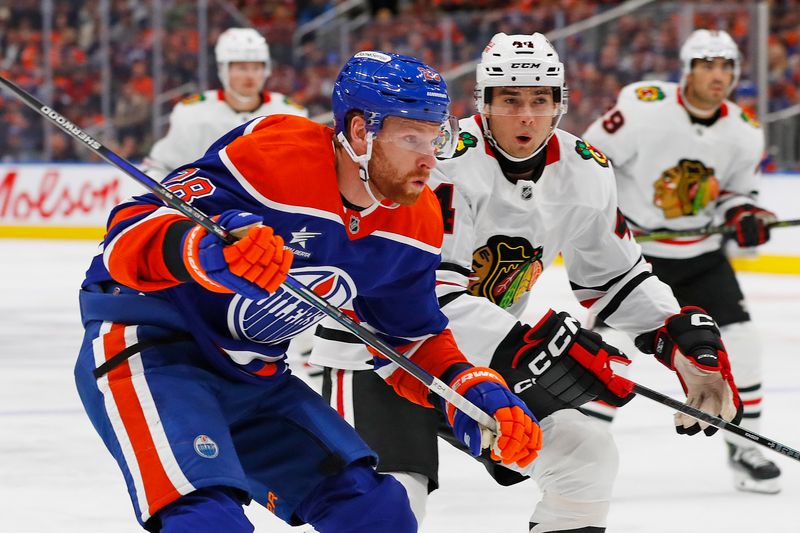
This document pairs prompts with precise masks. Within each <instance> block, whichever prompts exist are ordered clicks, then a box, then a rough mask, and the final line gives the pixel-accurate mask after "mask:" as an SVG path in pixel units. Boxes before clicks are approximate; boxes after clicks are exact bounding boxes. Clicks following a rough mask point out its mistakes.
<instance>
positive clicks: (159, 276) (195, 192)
mask: <svg viewBox="0 0 800 533" xmlns="http://www.w3.org/2000/svg"><path fill="white" fill-rule="evenodd" d="M332 139H333V131H332V130H331V129H330V128H327V127H325V126H322V125H319V124H316V123H314V122H311V121H309V120H307V119H304V118H300V117H293V116H289V115H273V116H270V117H263V118H259V119H255V120H253V121H251V122H249V123H247V124H244V125H242V126H240V127H238V128H236V129H234V130H232V131H231V132H229V133H228V134H227V135H225V136H223V137H222V138H220V139H219V140H218V141H217V142H216V143H215V144H214V145H212V146H211V148H209V150H208V151H207V152H206V154H205V155H204V156H203V157H202V158H201V159H199V160H197V161H195V162H194V163H192V164H189V165H185V166H183V167H181V168H179V169H177V170H175V171H173V172H172V173H171V174H170V175H169V176H167V177H166V178H165V180H164V182H163V183H164V185H165V186H166V187H167V188H169V189H170V190H171V191H172V192H174V193H175V194H176V195H177V196H179V197H181V198H182V199H183V200H184V201H186V202H188V203H190V204H191V205H193V206H194V207H196V208H198V209H199V210H200V211H202V212H203V213H205V214H207V215H208V216H214V215H217V214H220V213H222V212H223V211H226V210H229V209H238V210H242V211H247V212H251V213H255V214H258V215H259V216H261V217H263V219H264V224H265V225H268V226H270V227H272V228H273V229H274V231H275V233H276V234H279V235H281V236H282V237H283V239H284V241H285V243H286V247H287V248H289V249H291V251H292V252H293V253H294V255H295V258H294V262H293V264H292V269H291V275H292V276H294V277H296V278H297V279H298V280H299V281H301V282H303V283H304V284H305V285H306V286H308V287H310V288H311V289H313V290H314V291H315V292H316V293H317V294H319V295H320V296H322V297H324V298H325V299H326V300H328V301H329V302H330V303H331V304H333V305H335V306H338V307H340V308H342V309H344V310H346V311H348V312H350V314H352V316H354V317H357V318H358V319H359V320H361V321H363V322H365V323H366V324H367V325H368V326H369V327H370V328H372V329H373V330H374V331H375V332H376V333H378V334H379V335H381V336H382V337H383V338H384V339H386V340H388V341H389V342H390V343H391V344H393V345H395V346H402V345H407V344H409V343H415V342H417V341H423V340H425V339H428V338H429V337H431V336H434V335H437V334H439V333H441V332H442V331H443V330H445V328H446V326H447V319H446V318H445V317H444V315H443V314H442V313H441V312H440V311H439V306H438V303H437V300H436V295H435V292H434V287H435V268H436V267H437V265H438V264H439V261H440V256H439V253H440V247H441V243H442V235H443V225H442V220H441V211H440V208H439V204H438V202H437V199H436V197H435V196H434V194H433V193H432V192H431V191H430V190H429V189H427V188H426V189H425V191H424V192H423V194H422V195H421V196H420V198H419V200H418V201H417V202H416V203H415V204H414V205H411V206H400V207H398V208H396V209H383V208H378V209H374V210H366V211H363V212H359V211H355V210H352V209H349V208H347V207H346V206H345V205H344V204H343V201H342V197H341V195H340V192H339V188H338V182H337V177H336V171H335V150H334V146H333V142H332ZM191 227H192V222H191V221H190V220H189V219H188V218H186V217H185V216H184V215H183V214H181V213H180V212H178V211H177V210H175V209H173V208H171V207H168V206H166V205H165V204H164V202H162V201H161V200H159V199H158V198H157V197H156V196H155V195H153V194H145V195H142V196H137V197H134V198H132V199H130V200H128V201H125V202H123V203H121V204H120V205H118V206H117V207H115V208H114V210H113V211H112V212H111V214H110V216H109V219H108V228H107V234H106V236H105V239H104V241H103V250H102V253H100V254H99V255H97V256H96V257H95V259H94V261H93V262H92V265H91V267H90V268H89V271H88V272H87V276H86V279H85V281H84V284H83V286H84V288H86V289H89V288H91V287H92V286H97V285H103V284H105V285H107V284H109V283H113V284H119V285H120V286H122V287H124V288H125V290H126V291H128V292H130V293H135V294H138V295H140V296H141V298H140V299H139V300H136V299H134V301H135V304H134V305H132V304H131V303H130V300H131V299H130V298H126V299H125V300H126V301H125V303H124V304H122V303H116V302H115V299H114V298H113V295H111V294H109V295H108V297H107V298H99V299H95V300H93V301H96V302H98V303H95V304H93V305H92V306H91V307H92V309H88V308H84V309H83V311H84V315H85V316H84V320H88V319H100V320H105V319H107V318H105V315H107V316H110V317H111V316H113V320H115V321H117V322H125V317H126V315H127V316H129V317H130V320H129V321H128V322H129V323H141V319H142V317H143V316H150V317H151V320H150V321H152V322H153V323H157V324H159V325H165V324H163V320H161V319H159V316H160V315H164V314H166V315H169V316H170V317H175V316H180V317H181V320H180V322H181V323H180V324H172V326H173V327H175V328H176V329H181V330H187V331H189V332H190V333H191V334H192V335H193V336H194V337H195V339H197V341H198V344H199V345H200V346H201V347H203V348H204V351H205V352H206V354H207V356H208V359H209V360H210V361H211V362H212V363H214V364H215V365H216V367H217V368H219V369H221V370H223V371H225V372H227V374H229V375H231V376H234V377H241V376H242V375H244V374H246V379H253V378H255V376H260V378H257V379H263V378H264V377H269V376H271V375H275V374H279V373H282V372H283V371H284V370H285V366H284V362H283V358H284V353H285V350H286V347H287V345H288V342H289V340H290V339H291V338H292V337H293V336H295V335H296V334H298V333H299V332H300V331H302V330H304V329H307V328H309V327H311V326H312V325H313V324H315V323H316V322H317V321H319V320H320V319H321V318H322V317H323V316H324V315H323V313H322V312H321V311H319V310H317V309H316V308H313V307H312V306H310V305H309V304H308V303H306V302H304V301H302V300H299V299H297V298H296V297H294V296H293V295H291V294H290V293H289V292H287V291H285V290H283V288H281V289H279V290H278V291H277V292H275V293H274V294H272V295H271V297H269V298H267V299H265V300H261V301H252V300H248V299H246V298H243V297H241V296H239V295H236V294H220V293H213V292H210V291H208V290H206V289H204V288H203V287H201V286H200V285H198V284H197V283H194V282H192V281H190V280H189V279H188V278H187V279H179V278H180V276H178V275H176V273H175V272H176V271H178V270H181V268H183V267H182V266H181V268H175V266H174V265H175V261H176V260H179V258H180V250H179V249H177V250H174V251H173V249H172V248H179V246H172V244H174V243H175V242H180V238H181V237H180V236H181V235H183V234H184V233H185V232H186V231H187V230H188V229H189V228H191ZM176 236H177V238H176ZM176 258H178V259H176ZM84 307H86V306H84ZM133 307H141V309H138V310H137V309H133ZM148 308H152V310H153V313H152V314H151V315H148V314H147V312H146V311H142V309H145V310H146V309H148ZM165 310H167V311H165ZM134 320H136V321H138V322H133V321H134ZM445 336H447V334H445ZM424 344H428V343H423V345H424ZM437 344H438V345H440V346H439V349H441V348H442V346H441V345H442V342H441V341H436V342H433V343H431V345H437ZM444 344H445V345H447V346H452V348H451V349H447V350H445V351H446V352H450V353H449V355H448V354H442V355H443V357H444V358H443V359H442V358H440V360H447V361H451V362H452V361H453V360H455V359H459V360H461V359H462V356H460V353H459V352H457V349H456V348H455V345H454V343H452V342H446V343H444ZM420 351H421V352H422V353H425V352H428V351H431V350H428V349H425V350H420V349H417V350H415V353H418V352H420ZM425 357H433V356H432V355H431V356H425ZM425 357H422V356H421V355H420V356H415V358H420V359H424V358H425ZM437 357H438V356H437ZM376 364H377V366H382V365H385V364H386V361H385V360H383V359H381V358H377V360H376ZM427 366H428V367H429V368H431V369H433V370H441V368H440V367H441V364H428V365H427ZM242 370H244V371H245V372H242Z"/></svg>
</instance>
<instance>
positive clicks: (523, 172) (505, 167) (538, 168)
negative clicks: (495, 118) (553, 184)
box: [487, 143, 547, 183]
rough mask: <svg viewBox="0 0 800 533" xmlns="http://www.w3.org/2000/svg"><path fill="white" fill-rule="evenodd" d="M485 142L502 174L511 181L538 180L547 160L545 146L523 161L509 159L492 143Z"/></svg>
mask: <svg viewBox="0 0 800 533" xmlns="http://www.w3.org/2000/svg"><path fill="white" fill-rule="evenodd" d="M487 144H488V145H489V148H491V149H492V153H493V154H494V157H495V159H497V162H498V164H499V165H500V170H502V171H503V175H504V176H505V177H506V179H507V180H508V181H510V182H511V183H517V181H519V180H529V181H532V182H534V183H536V182H537V181H539V178H540V177H542V172H544V167H545V161H547V146H545V147H544V148H542V150H541V151H540V152H539V153H538V154H536V155H535V156H533V157H531V158H529V159H526V160H525V161H511V160H510V159H508V158H507V157H506V156H504V155H503V154H502V153H500V151H499V150H497V149H496V148H495V147H494V146H493V145H492V143H487Z"/></svg>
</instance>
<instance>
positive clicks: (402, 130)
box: [374, 116, 458, 159]
mask: <svg viewBox="0 0 800 533" xmlns="http://www.w3.org/2000/svg"><path fill="white" fill-rule="evenodd" d="M374 142H377V143H380V144H381V145H382V147H383V148H384V150H385V151H388V152H390V153H394V152H400V153H402V152H411V153H414V154H421V155H428V156H432V157H435V158H438V159H446V158H449V157H452V156H453V153H454V152H455V149H456V146H457V145H458V119H456V118H455V117H453V116H447V117H445V119H444V120H443V121H442V122H441V123H438V124H437V123H436V122H429V121H425V120H414V119H408V118H403V117H397V116H388V117H386V118H385V119H384V120H383V125H382V127H381V129H380V130H378V133H376V134H375V135H374Z"/></svg>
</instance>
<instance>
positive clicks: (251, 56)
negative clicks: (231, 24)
mask: <svg viewBox="0 0 800 533" xmlns="http://www.w3.org/2000/svg"><path fill="white" fill-rule="evenodd" d="M214 56H215V57H216V60H217V75H218V76H219V79H220V81H221V82H222V86H223V87H225V89H229V77H228V66H229V65H230V64H231V63H232V62H235V61H254V62H259V63H264V82H266V81H267V77H268V76H269V74H270V72H271V70H272V61H271V60H270V57H269V45H268V44H267V41H266V39H264V37H263V36H262V35H261V34H260V33H258V32H257V31H256V30H254V29H252V28H228V29H227V30H225V31H224V32H222V33H221V34H220V35H219V38H217V45H216V46H215V47H214Z"/></svg>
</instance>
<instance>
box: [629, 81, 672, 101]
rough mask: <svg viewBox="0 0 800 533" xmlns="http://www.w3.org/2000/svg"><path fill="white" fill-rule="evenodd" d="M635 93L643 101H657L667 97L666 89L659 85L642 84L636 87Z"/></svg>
mask: <svg viewBox="0 0 800 533" xmlns="http://www.w3.org/2000/svg"><path fill="white" fill-rule="evenodd" d="M634 94H635V95H636V98H637V99H638V100H641V101H642V102H657V101H659V100H663V99H664V97H665V94H664V90H663V89H662V88H661V87H659V86H658V85H642V86H640V87H636V89H635V90H634Z"/></svg>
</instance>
